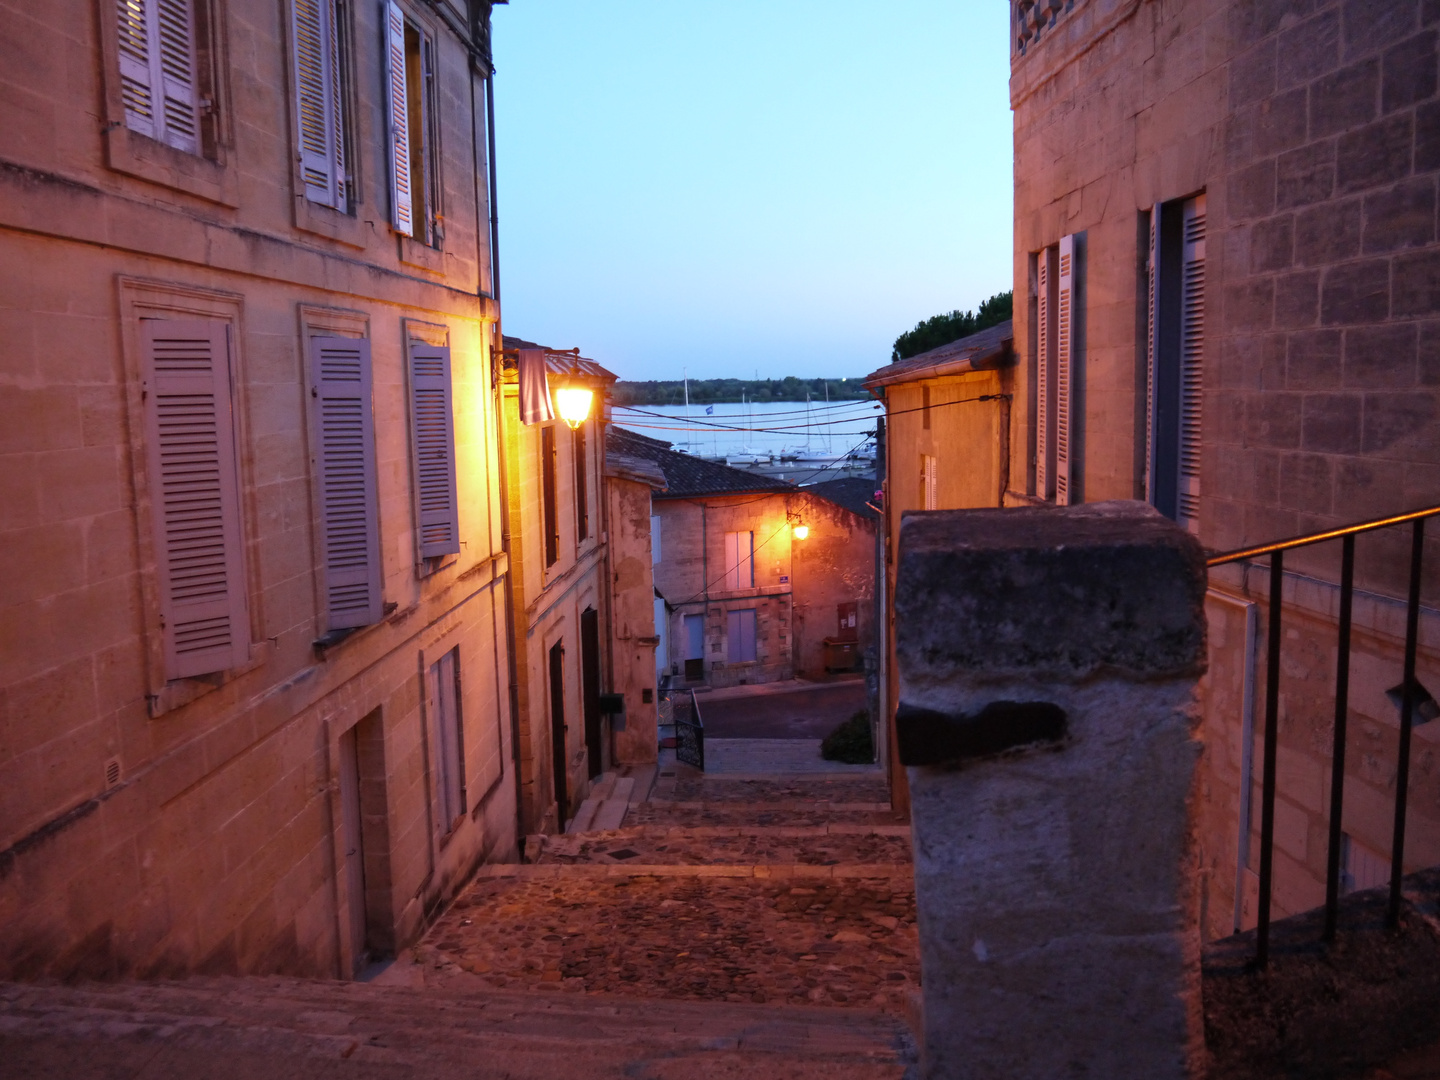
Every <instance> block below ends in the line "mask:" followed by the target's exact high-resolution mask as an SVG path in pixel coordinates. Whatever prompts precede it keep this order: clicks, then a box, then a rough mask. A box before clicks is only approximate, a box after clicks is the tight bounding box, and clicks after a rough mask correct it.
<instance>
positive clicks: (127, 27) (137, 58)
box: [115, 0, 160, 139]
mask: <svg viewBox="0 0 1440 1080" xmlns="http://www.w3.org/2000/svg"><path fill="white" fill-rule="evenodd" d="M115 9H116V11H115V13H116V16H117V18H118V29H119V35H120V36H119V40H120V97H121V98H122V100H123V101H124V103H125V126H126V127H128V128H129V129H130V130H131V131H138V132H140V134H142V135H148V136H150V138H152V139H157V138H159V137H160V136H159V134H158V130H159V129H158V128H157V127H156V115H157V112H158V106H157V105H156V102H155V91H154V88H153V79H152V77H151V71H150V30H151V27H152V26H153V25H154V24H155V0H115Z"/></svg>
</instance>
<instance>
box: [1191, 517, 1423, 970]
mask: <svg viewBox="0 0 1440 1080" xmlns="http://www.w3.org/2000/svg"><path fill="white" fill-rule="evenodd" d="M1437 514H1440V506H1431V507H1428V508H1426V509H1423V510H1413V511H1411V512H1409V513H1406V514H1395V515H1393V516H1391V517H1386V518H1376V519H1374V520H1372V521H1363V522H1359V523H1357V524H1355V525H1347V526H1344V527H1342V528H1339V529H1327V530H1325V531H1323V532H1318V533H1311V534H1310V535H1308V536H1296V537H1292V538H1290V539H1288V540H1277V541H1274V542H1273V543H1269V544H1261V545H1259V546H1258V547H1250V548H1241V549H1239V550H1236V551H1227V552H1222V553H1220V554H1218V555H1214V556H1212V557H1210V558H1208V559H1207V560H1206V565H1207V566H1221V565H1224V564H1225V563H1231V562H1240V561H1242V560H1244V559H1254V558H1258V557H1260V556H1262V555H1269V556H1270V596H1269V620H1268V621H1269V626H1268V627H1267V630H1268V633H1267V635H1266V636H1267V643H1266V657H1265V660H1266V664H1265V745H1264V762H1263V765H1262V771H1261V796H1260V883H1259V884H1260V888H1259V893H1260V895H1259V897H1258V910H1257V912H1256V926H1255V963H1256V966H1257V967H1260V968H1264V967H1265V966H1266V964H1267V963H1268V962H1269V955H1270V898H1271V891H1272V889H1271V886H1272V884H1273V871H1274V847H1275V767H1276V756H1277V744H1278V741H1279V712H1280V709H1279V705H1280V643H1281V640H1282V638H1281V633H1280V624H1281V609H1282V602H1281V594H1282V592H1283V589H1284V582H1285V552H1287V551H1290V550H1292V549H1294V548H1300V547H1308V546H1309V545H1311V544H1319V543H1322V542H1324V541H1326V540H1340V541H1342V548H1341V562H1340V619H1339V627H1338V631H1339V633H1338V638H1339V640H1338V649H1337V657H1336V664H1335V734H1334V746H1333V748H1332V751H1331V782H1330V822H1329V825H1330V829H1329V851H1328V853H1327V858H1326V867H1325V871H1326V872H1325V929H1324V933H1323V937H1324V940H1326V941H1333V940H1334V939H1335V930H1336V920H1337V917H1338V912H1339V902H1340V841H1341V824H1342V812H1343V809H1344V792H1345V734H1346V722H1347V720H1348V717H1349V708H1350V629H1351V614H1352V608H1353V598H1354V591H1355V537H1356V536H1358V535H1359V534H1360V533H1365V532H1371V531H1373V530H1375V529H1384V528H1389V527H1392V526H1395V525H1403V524H1405V523H1406V522H1409V523H1410V525H1411V545H1410V582H1409V586H1410V587H1409V595H1408V597H1407V606H1406V611H1405V660H1404V678H1403V680H1402V681H1401V687H1402V690H1401V706H1400V746H1399V753H1398V760H1397V761H1396V784H1395V829H1394V833H1393V835H1392V839H1391V853H1390V901H1389V904H1388V906H1387V908H1386V915H1385V917H1386V922H1387V923H1388V924H1389V925H1390V926H1392V927H1393V926H1396V925H1397V924H1398V923H1399V921H1400V881H1401V878H1402V877H1403V876H1404V855H1405V817H1406V804H1407V802H1408V800H1409V783H1410V736H1411V730H1412V729H1413V727H1414V714H1415V705H1416V694H1415V687H1416V683H1415V653H1416V646H1417V639H1418V637H1419V624H1420V576H1421V566H1422V562H1423V558H1424V548H1425V522H1426V520H1427V519H1428V518H1431V517H1434V516H1435V515H1437Z"/></svg>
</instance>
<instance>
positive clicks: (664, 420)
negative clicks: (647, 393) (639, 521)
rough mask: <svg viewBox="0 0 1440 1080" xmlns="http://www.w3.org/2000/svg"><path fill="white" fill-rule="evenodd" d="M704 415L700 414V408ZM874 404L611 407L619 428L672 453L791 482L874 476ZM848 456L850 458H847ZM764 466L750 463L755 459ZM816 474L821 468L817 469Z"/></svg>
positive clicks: (876, 409) (876, 408) (878, 413)
mask: <svg viewBox="0 0 1440 1080" xmlns="http://www.w3.org/2000/svg"><path fill="white" fill-rule="evenodd" d="M707 409H708V410H710V411H709V412H707V411H706V410H707ZM881 415H882V413H881V409H880V406H879V403H878V402H876V401H844V402H832V403H830V404H828V405H827V404H826V403H825V402H824V401H820V402H813V401H812V402H810V403H809V405H808V406H807V404H806V403H805V402H803V401H767V402H762V403H758V404H744V405H742V404H740V403H738V402H734V403H728V404H723V405H708V406H707V405H691V406H690V407H689V408H688V409H687V408H686V407H685V406H684V405H636V406H622V405H616V406H614V410H613V414H612V419H613V420H614V422H615V423H616V424H618V425H619V426H621V427H624V428H629V429H630V430H632V431H636V432H639V433H640V434H641V435H648V436H650V437H651V438H652V439H663V440H665V441H666V442H668V443H672V444H674V447H675V449H676V450H682V451H684V452H686V453H690V454H695V455H697V456H699V457H704V458H709V459H711V460H720V461H728V462H729V463H730V464H732V465H734V466H736V467H738V468H746V469H749V470H751V471H754V472H760V473H764V474H765V475H767V476H783V477H784V478H785V479H787V480H793V481H795V482H797V483H810V482H813V481H815V480H824V479H830V478H832V477H835V476H871V475H874V461H873V452H874V449H875V440H874V435H875V421H876V419H877V418H878V417H879V416H881ZM851 455H855V456H853V457H852V456H851ZM767 456H768V457H769V458H770V460H769V461H768V462H757V463H752V461H751V460H750V459H752V458H755V457H761V458H763V457H767ZM819 470H823V471H819Z"/></svg>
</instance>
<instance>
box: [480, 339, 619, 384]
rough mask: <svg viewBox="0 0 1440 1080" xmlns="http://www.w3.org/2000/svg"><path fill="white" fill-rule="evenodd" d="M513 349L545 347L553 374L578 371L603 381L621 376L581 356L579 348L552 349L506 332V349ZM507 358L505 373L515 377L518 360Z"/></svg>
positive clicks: (611, 381) (609, 380)
mask: <svg viewBox="0 0 1440 1080" xmlns="http://www.w3.org/2000/svg"><path fill="white" fill-rule="evenodd" d="M511 349H517V350H518V349H544V350H545V367H546V368H548V369H549V371H550V374H551V375H569V374H571V373H572V372H578V373H579V374H581V375H587V376H589V377H590V378H592V379H596V380H598V381H600V382H603V383H613V382H615V381H616V380H617V379H618V378H619V377H620V376H618V375H616V374H615V373H614V372H613V371H610V370H609V369H607V368H605V367H602V366H601V365H600V364H598V363H596V362H595V361H594V360H591V359H590V358H589V357H586V356H581V355H580V351H579V350H578V349H552V348H551V347H550V346H548V345H537V344H536V343H535V342H533V341H526V340H525V339H524V338H518V337H511V336H510V335H509V334H506V335H505V351H506V352H507V353H508V352H509V351H510V350H511ZM505 359H506V361H507V362H506V363H505V364H504V368H505V374H507V375H509V376H511V377H513V376H514V373H515V363H516V361H515V360H514V359H513V358H510V357H506V358H505Z"/></svg>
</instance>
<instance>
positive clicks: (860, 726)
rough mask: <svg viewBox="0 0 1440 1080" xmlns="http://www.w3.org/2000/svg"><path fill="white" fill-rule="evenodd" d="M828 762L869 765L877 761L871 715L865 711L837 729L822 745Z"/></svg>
mask: <svg viewBox="0 0 1440 1080" xmlns="http://www.w3.org/2000/svg"><path fill="white" fill-rule="evenodd" d="M820 756H821V757H823V758H824V759H825V760H826V761H843V762H846V763H847V764H850V765H869V764H871V763H872V762H873V761H874V760H875V741H874V740H873V739H872V738H870V714H869V713H868V712H866V711H865V710H864V709H862V710H860V711H859V712H857V713H856V714H855V715H854V716H852V717H850V719H849V720H846V721H845V722H844V723H843V724H841V725H840V726H839V727H837V728H836V729H835V730H834V731H832V732H831V733H830V734H829V735H826V736H825V741H824V742H822V743H821V744H820Z"/></svg>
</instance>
